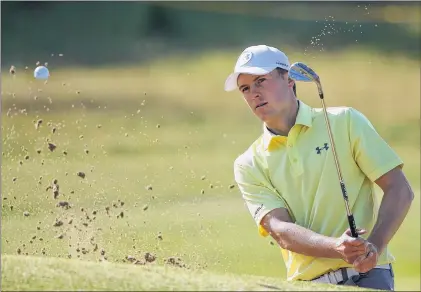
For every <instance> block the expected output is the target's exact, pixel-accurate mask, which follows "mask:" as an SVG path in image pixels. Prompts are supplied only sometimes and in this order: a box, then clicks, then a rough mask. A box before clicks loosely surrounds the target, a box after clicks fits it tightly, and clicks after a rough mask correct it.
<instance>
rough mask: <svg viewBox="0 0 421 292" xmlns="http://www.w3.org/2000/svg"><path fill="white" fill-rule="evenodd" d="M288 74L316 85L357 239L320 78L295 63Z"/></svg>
mask: <svg viewBox="0 0 421 292" xmlns="http://www.w3.org/2000/svg"><path fill="white" fill-rule="evenodd" d="M288 74H289V77H290V78H291V79H293V80H295V81H303V82H315V83H316V84H317V89H318V90H319V97H320V100H321V103H322V107H323V112H324V117H325V121H326V126H327V131H328V133H329V139H330V144H331V149H332V152H333V158H334V160H335V164H336V171H337V172H338V176H339V184H340V186H341V190H342V196H343V198H344V201H345V208H346V213H347V216H348V223H349V227H350V229H351V235H352V237H358V233H357V228H356V225H355V219H354V215H353V214H352V212H351V209H350V208H349V202H348V194H347V191H346V188H345V183H344V180H343V177H342V172H341V168H340V166H339V160H338V156H337V154H336V148H335V142H334V141H333V135H332V130H331V128H330V123H329V119H328V116H327V111H326V105H325V102H324V96H323V90H322V84H321V83H320V78H319V76H318V75H317V74H316V72H314V71H313V70H312V69H311V68H310V67H308V66H307V65H305V64H303V63H301V62H296V63H294V64H292V65H291V68H290V70H289V73H288Z"/></svg>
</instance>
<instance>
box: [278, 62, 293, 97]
mask: <svg viewBox="0 0 421 292" xmlns="http://www.w3.org/2000/svg"><path fill="white" fill-rule="evenodd" d="M276 71H277V72H278V73H279V75H282V76H283V75H285V74H287V73H288V71H287V70H285V69H282V68H279V67H276ZM292 91H294V95H295V96H297V83H296V82H294V86H293V87H292Z"/></svg>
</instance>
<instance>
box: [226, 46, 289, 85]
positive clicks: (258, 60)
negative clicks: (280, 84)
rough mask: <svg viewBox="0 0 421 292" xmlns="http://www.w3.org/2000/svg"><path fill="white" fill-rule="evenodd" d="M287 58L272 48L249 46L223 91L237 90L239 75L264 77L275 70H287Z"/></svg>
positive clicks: (242, 54)
mask: <svg viewBox="0 0 421 292" xmlns="http://www.w3.org/2000/svg"><path fill="white" fill-rule="evenodd" d="M289 66H290V65H289V60H288V57H287V56H286V55H285V54H284V53H283V52H281V51H280V50H278V49H277V48H274V47H269V46H266V45H258V46H251V47H248V48H247V49H245V50H244V51H243V52H242V53H241V55H240V57H238V60H237V63H236V64H235V67H234V72H233V73H231V74H230V75H229V76H228V78H227V79H226V81H225V91H232V90H235V89H236V88H237V79H238V76H239V75H240V74H252V75H265V74H268V73H269V72H271V71H273V70H274V69H275V68H282V69H285V70H287V71H288V70H289Z"/></svg>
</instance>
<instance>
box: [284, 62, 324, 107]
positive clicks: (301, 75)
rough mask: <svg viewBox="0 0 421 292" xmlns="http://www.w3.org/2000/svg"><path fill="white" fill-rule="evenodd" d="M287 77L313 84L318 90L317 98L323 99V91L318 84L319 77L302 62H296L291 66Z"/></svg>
mask: <svg viewBox="0 0 421 292" xmlns="http://www.w3.org/2000/svg"><path fill="white" fill-rule="evenodd" d="M288 75H289V77H290V78H291V79H292V80H295V81H302V82H315V83H316V85H317V88H318V90H319V96H320V98H322V99H323V90H322V85H321V83H320V77H319V75H317V74H316V72H314V71H313V69H311V68H310V67H308V66H307V65H306V64H304V63H302V62H296V63H294V64H292V65H291V67H290V69H289V73H288Z"/></svg>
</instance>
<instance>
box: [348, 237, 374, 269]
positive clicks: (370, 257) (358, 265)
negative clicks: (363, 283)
mask: <svg viewBox="0 0 421 292" xmlns="http://www.w3.org/2000/svg"><path fill="white" fill-rule="evenodd" d="M367 243H368V245H367V253H366V254H364V255H361V256H359V257H358V258H357V259H355V261H354V263H353V265H354V269H355V270H356V271H357V272H358V273H366V272H368V271H370V270H371V269H373V268H374V267H375V266H376V265H377V261H378V259H379V252H378V250H377V247H376V246H375V245H374V244H372V243H370V242H367Z"/></svg>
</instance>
